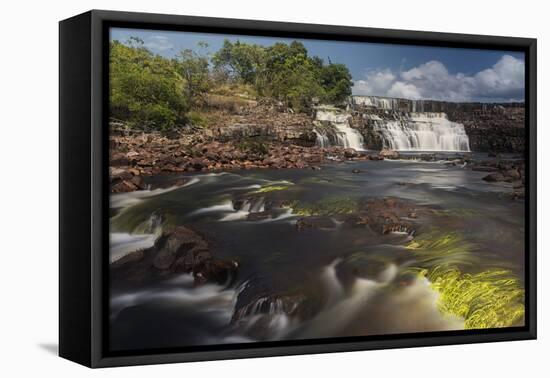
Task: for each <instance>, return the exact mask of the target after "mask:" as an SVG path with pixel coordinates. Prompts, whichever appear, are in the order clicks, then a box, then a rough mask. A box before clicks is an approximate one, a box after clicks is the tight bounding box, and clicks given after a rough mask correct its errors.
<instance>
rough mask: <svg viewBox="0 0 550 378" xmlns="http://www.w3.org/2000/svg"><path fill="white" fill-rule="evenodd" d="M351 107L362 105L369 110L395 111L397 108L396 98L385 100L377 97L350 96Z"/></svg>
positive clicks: (397, 101)
mask: <svg viewBox="0 0 550 378" xmlns="http://www.w3.org/2000/svg"><path fill="white" fill-rule="evenodd" d="M351 103H352V105H362V106H366V107H371V108H377V109H385V110H395V109H397V108H398V106H399V100H398V99H397V98H386V97H378V96H352V97H351Z"/></svg>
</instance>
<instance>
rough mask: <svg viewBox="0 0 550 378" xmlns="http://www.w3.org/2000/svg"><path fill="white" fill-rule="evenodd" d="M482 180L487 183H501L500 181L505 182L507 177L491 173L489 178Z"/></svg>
mask: <svg viewBox="0 0 550 378" xmlns="http://www.w3.org/2000/svg"><path fill="white" fill-rule="evenodd" d="M482 180H484V181H487V182H500V181H504V180H505V177H504V175H503V174H502V173H499V172H495V173H490V174H488V175H487V176H485V177H483V178H482Z"/></svg>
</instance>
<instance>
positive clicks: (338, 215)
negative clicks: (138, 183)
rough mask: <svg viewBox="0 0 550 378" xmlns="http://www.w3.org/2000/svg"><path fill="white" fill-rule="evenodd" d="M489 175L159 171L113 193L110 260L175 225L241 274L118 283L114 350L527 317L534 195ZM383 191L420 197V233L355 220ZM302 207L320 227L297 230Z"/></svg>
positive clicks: (401, 164) (406, 164)
mask: <svg viewBox="0 0 550 378" xmlns="http://www.w3.org/2000/svg"><path fill="white" fill-rule="evenodd" d="M485 175H486V173H484V172H474V171H472V170H470V169H467V168H464V167H462V166H448V165H446V164H444V162H443V161H435V162H424V161H419V160H385V161H361V162H345V163H334V164H327V165H323V166H322V167H321V169H320V170H317V169H302V170H299V169H296V170H294V169H281V170H267V169H264V170H246V171H244V170H243V171H233V172H222V173H205V174H194V175H180V176H159V177H152V178H149V183H150V184H151V185H152V187H162V188H164V189H153V190H151V191H141V192H133V193H128V194H116V195H112V197H111V208H112V217H111V221H110V227H111V250H110V261H111V262H114V261H116V260H117V259H119V258H121V257H122V256H124V255H126V254H128V253H130V252H132V251H135V250H138V249H140V248H149V247H151V246H152V245H153V244H154V242H155V239H156V238H157V237H158V236H159V235H160V234H161V233H162V229H163V227H164V226H165V224H166V222H169V223H170V224H172V225H186V226H189V227H192V229H194V230H196V231H197V232H199V233H200V234H201V235H204V236H205V238H206V239H207V240H208V243H209V247H210V251H211V253H212V255H213V256H215V257H216V258H222V259H231V260H234V261H237V262H238V264H239V270H238V275H237V278H236V280H234V281H232V282H228V284H227V285H214V284H206V285H203V286H199V287H195V286H194V285H193V278H192V277H191V275H188V274H181V275H173V276H170V277H166V278H163V279H155V280H149V281H146V282H143V283H140V284H136V285H132V286H128V285H122V286H115V287H112V288H111V292H110V322H111V328H110V345H111V349H113V350H136V349H137V350H139V349H149V348H166V347H179V346H193V345H211V344H220V343H229V344H232V343H246V342H254V341H266V340H290V339H310V338H325V337H345V336H361V335H380V334H395V333H409V332H424V331H445V330H460V329H476V328H493V327H508V326H517V325H522V324H523V322H524V318H523V317H524V306H523V302H524V290H523V280H524V267H525V263H524V256H525V247H524V238H525V226H524V211H525V207H524V202H523V201H521V200H511V199H510V197H509V192H510V191H511V185H510V184H508V183H487V182H485V181H483V180H481V178H482V177H483V176H485ZM181 178H185V179H187V183H186V185H184V186H180V187H176V186H172V185H171V183H172V182H176V181H177V180H179V179H181ZM381 198H394V199H397V200H399V201H403V202H404V203H406V204H408V206H416V207H417V208H418V209H419V210H418V214H412V213H411V214H409V219H407V222H409V223H410V224H412V225H414V231H412V230H410V229H403V230H395V231H394V232H390V233H386V234H382V233H379V232H375V231H374V230H372V229H369V227H366V226H361V227H358V226H349V224H348V217H349V216H350V214H352V213H353V212H354V207H355V206H359V205H358V204H361V203H365V201H369V199H374V200H378V199H381ZM236 203H239V205H238V206H236V205H235V204H236ZM273 204H279V205H277V206H275V205H273ZM280 204H285V205H284V206H280ZM267 210H269V214H268V216H257V217H254V216H250V214H251V213H252V214H254V213H257V214H265V212H266V211H267ZM304 215H316V216H318V217H321V219H320V224H319V225H316V226H315V227H307V228H305V229H298V227H297V225H296V223H297V221H298V220H299V219H300V218H301V217H302V216H304Z"/></svg>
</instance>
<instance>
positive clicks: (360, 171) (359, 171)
mask: <svg viewBox="0 0 550 378" xmlns="http://www.w3.org/2000/svg"><path fill="white" fill-rule="evenodd" d="M363 172H364V171H362V170H360V169H352V170H351V173H363Z"/></svg>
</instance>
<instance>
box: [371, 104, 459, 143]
mask: <svg viewBox="0 0 550 378" xmlns="http://www.w3.org/2000/svg"><path fill="white" fill-rule="evenodd" d="M373 124H374V129H375V130H378V131H379V132H380V134H381V136H382V139H383V142H384V147H385V148H390V149H392V150H396V151H448V152H468V151H470V144H469V139H468V135H466V131H465V129H464V125H462V124H461V123H457V122H452V121H449V120H448V119H447V115H446V114H445V113H410V114H409V115H407V116H403V117H402V118H401V119H398V120H381V121H376V122H374V123H373Z"/></svg>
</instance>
